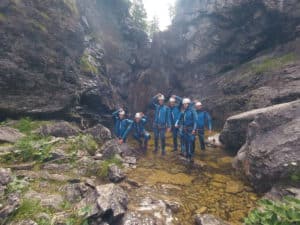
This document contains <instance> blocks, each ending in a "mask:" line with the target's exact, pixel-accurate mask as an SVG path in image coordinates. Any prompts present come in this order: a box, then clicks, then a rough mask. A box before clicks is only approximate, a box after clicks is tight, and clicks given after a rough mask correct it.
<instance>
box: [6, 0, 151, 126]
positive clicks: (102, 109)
mask: <svg viewBox="0 0 300 225" xmlns="http://www.w3.org/2000/svg"><path fill="white" fill-rule="evenodd" d="M0 24H1V29H0V37H1V43H0V49H1V50H0V74H1V76H0V96H1V102H0V115H1V117H7V116H10V117H11V116H24V115H32V116H39V117H67V118H78V119H79V118H81V117H84V118H89V119H90V121H103V120H105V115H106V114H107V113H109V112H110V111H111V110H113V109H114V108H115V107H116V105H121V104H122V101H123V100H122V98H123V99H126V94H127V89H126V88H124V87H126V85H127V83H128V82H129V78H130V76H129V75H130V73H132V70H133V68H134V67H135V66H136V65H137V62H135V58H136V54H137V52H138V50H139V48H142V46H147V40H148V39H147V35H146V34H145V33H144V32H143V31H140V30H138V29H135V28H134V26H133V25H132V21H131V18H130V15H129V4H128V2H127V1H123V0H114V1H105V0H88V1H83V0H78V1H75V0H55V1H54V0H49V1H35V0H34V1H33V0H30V1H16V0H4V1H1V3H0ZM116 87H118V88H116Z"/></svg>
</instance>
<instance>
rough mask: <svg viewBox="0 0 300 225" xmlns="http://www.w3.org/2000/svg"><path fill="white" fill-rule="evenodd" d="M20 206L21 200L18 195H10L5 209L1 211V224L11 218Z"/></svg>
mask: <svg viewBox="0 0 300 225" xmlns="http://www.w3.org/2000/svg"><path fill="white" fill-rule="evenodd" d="M19 205H20V198H19V196H18V195H17V194H10V195H9V196H8V199H7V202H6V203H5V204H4V207H2V208H1V209H0V224H2V223H4V221H5V220H6V218H7V217H8V216H10V215H11V214H12V213H13V212H15V210H17V208H18V207H19Z"/></svg>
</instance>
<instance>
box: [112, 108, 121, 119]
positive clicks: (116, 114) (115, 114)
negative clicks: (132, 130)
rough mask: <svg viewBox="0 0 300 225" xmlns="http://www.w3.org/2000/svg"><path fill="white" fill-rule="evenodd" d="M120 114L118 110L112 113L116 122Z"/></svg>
mask: <svg viewBox="0 0 300 225" xmlns="http://www.w3.org/2000/svg"><path fill="white" fill-rule="evenodd" d="M119 112H120V109H118V110H117V111H114V112H113V113H112V116H113V118H114V120H115V119H117V118H118V114H119Z"/></svg>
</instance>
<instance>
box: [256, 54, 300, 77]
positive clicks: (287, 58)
mask: <svg viewBox="0 0 300 225" xmlns="http://www.w3.org/2000/svg"><path fill="white" fill-rule="evenodd" d="M296 59H297V57H296V55H295V54H294V53H290V54H286V55H283V56H281V57H277V58H269V59H266V60H264V61H263V62H261V63H259V64H252V65H251V71H252V72H253V73H255V74H261V73H265V72H268V71H273V70H276V69H280V68H281V67H283V66H285V65H286V64H288V63H291V62H293V61H295V60H296Z"/></svg>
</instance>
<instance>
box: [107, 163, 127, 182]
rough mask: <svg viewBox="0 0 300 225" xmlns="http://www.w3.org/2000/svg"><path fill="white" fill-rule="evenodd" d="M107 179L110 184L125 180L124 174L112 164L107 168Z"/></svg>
mask: <svg viewBox="0 0 300 225" xmlns="http://www.w3.org/2000/svg"><path fill="white" fill-rule="evenodd" d="M108 177H109V180H110V181H111V182H114V183H117V182H120V181H122V180H123V179H124V178H125V174H124V172H123V171H122V170H121V169H120V168H119V167H118V166H117V165H115V164H112V165H110V166H109V168H108Z"/></svg>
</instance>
